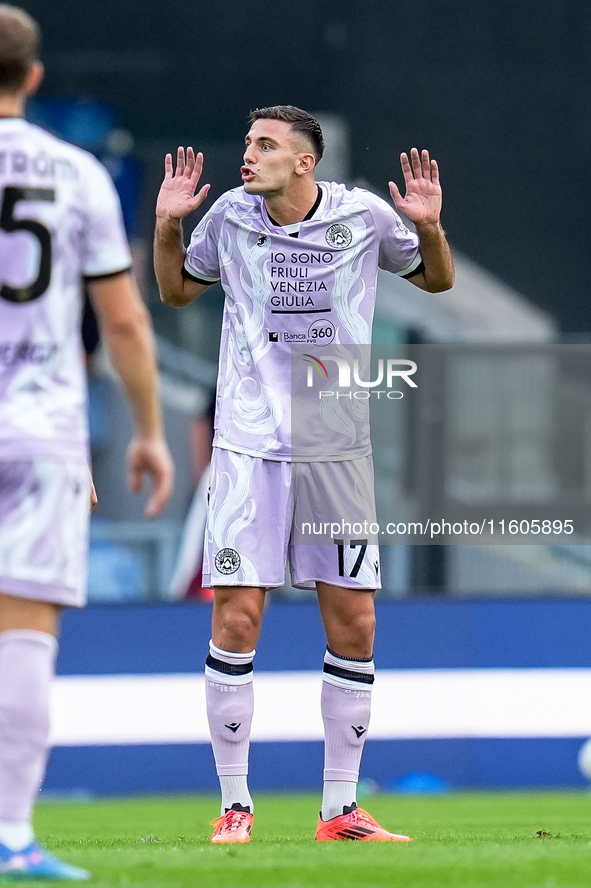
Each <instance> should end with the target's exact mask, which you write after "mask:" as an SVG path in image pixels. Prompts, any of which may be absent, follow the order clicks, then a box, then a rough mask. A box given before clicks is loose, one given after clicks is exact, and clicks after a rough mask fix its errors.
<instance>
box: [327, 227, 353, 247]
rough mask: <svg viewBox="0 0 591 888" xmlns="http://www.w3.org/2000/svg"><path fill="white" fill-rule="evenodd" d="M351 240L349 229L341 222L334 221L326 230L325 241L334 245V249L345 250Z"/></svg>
mask: <svg viewBox="0 0 591 888" xmlns="http://www.w3.org/2000/svg"><path fill="white" fill-rule="evenodd" d="M352 240H353V235H352V233H351V229H350V228H347V226H346V225H343V224H342V223H341V222H335V223H334V225H331V226H330V228H329V229H328V230H327V232H326V243H327V244H330V246H331V247H334V248H335V250H346V249H347V247H350V246H351V241H352Z"/></svg>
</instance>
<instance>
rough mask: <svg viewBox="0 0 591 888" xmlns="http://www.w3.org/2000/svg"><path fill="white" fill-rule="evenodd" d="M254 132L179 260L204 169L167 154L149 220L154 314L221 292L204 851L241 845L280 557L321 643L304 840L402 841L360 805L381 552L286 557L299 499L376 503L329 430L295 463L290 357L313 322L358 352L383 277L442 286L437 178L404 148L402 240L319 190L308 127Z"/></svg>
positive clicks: (447, 263)
mask: <svg viewBox="0 0 591 888" xmlns="http://www.w3.org/2000/svg"><path fill="white" fill-rule="evenodd" d="M250 123H251V126H250V130H249V132H248V134H247V136H246V149H245V152H244V166H243V167H242V180H243V186H242V187H240V188H235V189H234V190H232V191H229V192H227V193H226V194H224V195H222V197H220V198H219V199H218V200H217V201H216V203H215V204H214V205H213V207H212V208H211V209H210V210H209V211H208V212H207V213H206V215H205V216H204V218H203V219H202V221H201V222H200V223H199V225H198V226H197V227H196V229H195V230H194V232H193V234H192V237H191V243H190V246H189V248H188V250H187V251H185V248H184V244H183V235H182V219H183V217H184V216H186V215H187V214H188V213H190V212H192V211H193V210H195V209H196V208H197V207H198V206H199V205H200V204H201V203H202V201H203V200H204V199H205V197H206V195H207V192H208V189H209V186H208V185H204V186H203V187H202V188H201V189H200V190H199V191H198V192H197V194H195V192H196V189H197V187H198V182H199V178H200V175H201V169H202V163H203V157H202V155H201V154H198V155H197V156H195V155H194V153H193V149H192V148H189V149H187V152H186V154H185V151H184V149H182V148H179V150H178V155H177V161H176V169H175V170H173V162H172V157H171V155H167V157H166V161H165V179H164V182H163V184H162V187H161V190H160V194H159V197H158V204H157V210H156V215H157V222H156V238H155V267H156V274H157V277H158V282H159V285H160V292H161V297H162V300H163V301H164V302H165V303H166V304H167V305H172V306H183V305H187V304H188V303H190V302H192V300H193V299H196V298H197V297H198V296H199V295H200V294H201V293H203V292H204V291H205V290H206V288H207V287H208V286H209V285H210V284H211V283H213V282H215V281H217V280H221V282H222V285H223V287H224V290H225V293H226V303H225V314H224V321H223V328H222V342H221V348H220V369H219V378H218V394H217V398H218V401H217V414H216V421H215V437H214V448H213V460H212V467H211V497H210V503H209V517H208V527H207V532H206V542H205V565H206V567H204V577H203V582H204V584H208V585H211V586H213V587H214V591H215V598H214V610H213V629H212V641H211V643H210V653H209V656H208V658H207V664H206V694H207V710H208V718H209V723H210V730H211V736H212V744H213V750H214V755H215V760H216V766H217V772H218V775H219V778H220V784H221V790H222V811H221V814H222V816H221V818H220V820H219V822H218V823H217V825H216V829H215V832H214V834H213V837H212V841H213V842H247V841H249V838H250V831H251V828H252V815H253V810H254V809H253V802H252V798H251V796H250V793H249V791H248V786H247V778H246V775H247V771H248V747H249V736H250V725H251V719H252V712H253V694H252V672H253V665H252V664H253V659H254V655H255V651H254V647H255V644H256V642H257V639H258V636H259V631H260V627H261V619H262V614H263V605H264V600H265V590H266V589H267V588H272V587H278V586H282V585H283V582H284V575H285V562H286V558H287V556H289V560H290V567H291V574H292V582H293V584H294V585H295V586H298V587H300V588H304V589H306V588H308V589H314V588H316V592H317V595H318V601H319V605H320V611H321V615H322V619H323V622H324V627H325V630H326V636H327V641H328V646H327V650H326V654H325V658H324V672H323V679H324V680H323V689H322V700H321V708H322V716H323V719H324V727H325V763H324V764H325V767H324V791H323V798H322V809H321V815H320V820H319V823H318V829H317V832H316V838H317V839H318V840H320V841H328V840H334V839H358V840H362V841H408V837H407V836H400V835H395V834H392V833H389V832H387V831H386V830H384V829H382V828H381V827H380V826H379V825H378V824H377V823H376V822H375V821H374V820H373V818H371V817H370V816H369V814H367V813H366V812H365V811H362V810H361V809H359V808H357V804H356V788H357V781H358V776H359V764H360V760H361V753H362V749H363V744H364V741H365V738H366V732H367V726H368V722H369V714H370V697H371V686H372V683H373V680H374V663H373V640H374V627H375V616H374V603H373V597H374V592H375V590H376V588H379V586H380V577H379V561H378V551H377V550H378V547H377V546H376V545H368V546H363V547H361V548H359V547H358V546H357V544H358V543H366V542H367V541H365V540H351V541H349V543H350V545H344V544H343V541H342V540H335V542H337V543H339V544H341V545H340V546H337V545H294V544H293V540H292V541H291V542H290V534H293V530H294V527H296V526H297V523H298V519H299V520H301V519H302V517H304V518H305V520H310V517H311V516H310V514H308V515H303V514H302V512H301V511H300V513H299V514H298V509H299V508H300V503H301V501H302V500H305V499H306V497H308V501H309V493H310V491H313V495H317V496H318V498H319V500H322V502H323V503H327V502H328V503H334V504H335V510H336V514H338V515H341V516H342V515H347V517H348V516H349V514H351V513H354V512H355V509H356V508H357V506H358V501H357V499H358V494H357V493H356V491H357V492H358V491H359V490H360V489H361V487H363V486H364V485H365V487H366V489H367V491H369V489H370V488H371V498H372V499H373V480H372V479H373V470H372V465H371V450H370V447H369V446H368V445H365V444H364V445H363V447H360V446H356V443H355V442H353V443H352V442H351V440H350V439H348V438H347V436H344V435H342V434H341V435H339V434H338V433H336V432H334V431H333V430H331V429H329V428H328V427H325V428H324V431H325V432H326V440H325V441H324V442H322V447H321V448H320V449H323V451H324V454H325V455H324V456H322V455H316V456H315V457H312V460H313V461H310V462H307V463H306V462H305V461H302V460H301V458H298V456H297V455H296V453H295V451H293V452H292V438H291V415H290V397H291V389H290V377H291V346H290V343H291V342H292V341H294V339H295V340H297V337H298V336H299V337H300V339H303V340H304V342H310V339H309V338H307V337H308V336H309V335H310V333H309V328H311V327H312V326H314V325H313V323H312V322H314V321H317V320H318V319H321V320H322V321H323V323H324V331H325V338H324V341H325V342H331V341H334V342H335V343H341V344H344V345H347V344H353V343H361V344H363V343H369V342H371V323H372V318H373V309H374V303H375V286H376V278H377V271H378V266H380V267H381V268H385V269H387V270H388V271H391V272H393V273H395V274H398V275H401V276H403V277H406V278H408V279H409V280H410V281H411V283H413V284H415V285H416V286H417V287H420V288H421V289H423V290H427V291H429V292H439V291H442V290H446V289H448V288H449V287H451V286H452V284H453V279H454V271H453V263H452V259H451V255H450V251H449V247H448V245H447V242H446V239H445V235H444V233H443V230H442V228H441V226H440V223H439V216H440V209H441V188H440V185H439V175H438V170H437V164H436V163H435V161H432V160H430V158H429V155H428V153H427V152H426V151H423V152H422V155H419V153H418V151H416V149H413V150H412V152H411V155H410V159H409V158H408V157H407V155H406V154H403V155H401V162H402V171H403V174H404V179H405V183H406V195H405V197H404V198H403V197H402V196H401V195H400V193H399V191H398V189H397V187H396V186H395V185H394V183H390V191H391V194H392V198H393V200H394V203H395V204H396V206H397V207H398V208H399V209H400V210H401V211H403V212H404V213H405V214H406V216H407V217H408V218H409V219H410V220H411V221H412V222H413V223H414V224H415V226H416V232H417V233H416V234H414V233H412V232H410V231H409V230H408V229H407V228H406V226H405V225H404V223H403V222H402V220H401V219H400V217H399V216H398V214H397V213H396V212H395V211H394V210H393V209H392V208H391V207H390V205H389V204H387V203H386V202H385V201H383V200H381V199H380V198H378V197H376V196H375V195H373V194H370V193H369V192H367V191H362V190H359V189H354V190H353V191H348V190H347V189H346V188H345V187H344V186H343V185H338V184H335V183H327V182H320V183H319V184H318V183H317V182H316V181H315V177H314V167H315V165H316V163H317V162H318V161H319V160H320V158H321V157H322V152H323V147H324V142H323V138H322V132H321V130H320V127H319V125H318V123H317V121H316V120H315V119H314V118H313V117H311V116H310V115H309V114H307V113H306V112H304V111H301V110H300V109H298V108H294V107H293V106H285V105H279V106H274V107H271V108H264V109H262V110H258V111H255V112H253V113H252V114H251V118H250ZM294 279H295V284H294V283H293V280H294ZM294 292H295V294H296V295H294ZM299 293H301V294H302V295H297V294H299ZM283 294H287V295H283ZM309 349H310V347H309V346H308V350H309ZM319 354H322V352H320V353H319ZM294 423H295V417H294ZM300 424H301V423H300ZM343 439H346V440H347V444H346V446H345V445H344V443H343ZM313 444H314V442H312V445H313ZM292 483H293V487H292ZM374 520H375V519H374ZM286 643H290V644H292V645H297V643H298V641H297V639H290V640H289V642H287V641H286Z"/></svg>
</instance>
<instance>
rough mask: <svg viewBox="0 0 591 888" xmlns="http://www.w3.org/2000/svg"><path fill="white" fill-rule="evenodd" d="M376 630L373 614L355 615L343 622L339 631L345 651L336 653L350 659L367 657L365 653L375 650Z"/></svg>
mask: <svg viewBox="0 0 591 888" xmlns="http://www.w3.org/2000/svg"><path fill="white" fill-rule="evenodd" d="M375 629H376V618H375V615H374V614H373V613H368V614H354V615H352V616H350V617H348V618H347V619H345V620H343V621H342V622H341V624H340V626H339V628H338V630H337V631H338V635H339V637H340V639H341V647H342V648H343V650H341V651H337V652H336V653H341V654H343V655H344V656H349V657H351V656H365V655H366V653H365V652H367V651H368V650H369V651H371V650H372V649H373V639H374V635H375ZM345 648H346V650H345Z"/></svg>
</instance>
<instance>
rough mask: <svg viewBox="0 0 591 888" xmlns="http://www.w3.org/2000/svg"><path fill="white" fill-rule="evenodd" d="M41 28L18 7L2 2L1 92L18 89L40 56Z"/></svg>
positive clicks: (0, 20) (0, 33)
mask: <svg viewBox="0 0 591 888" xmlns="http://www.w3.org/2000/svg"><path fill="white" fill-rule="evenodd" d="M40 43H41V29H40V28H39V25H38V24H37V22H36V21H35V19H34V18H31V16H30V15H29V14H28V13H27V12H25V10H24V9H20V8H19V7H18V6H10V5H9V4H8V3H0V92H17V91H18V90H19V89H20V88H21V87H22V86H23V84H24V82H25V80H26V77H27V74H28V73H29V71H30V68H31V65H32V64H33V62H34V61H35V60H36V59H37V58H38V57H39V47H40Z"/></svg>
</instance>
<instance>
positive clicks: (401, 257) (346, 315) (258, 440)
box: [184, 182, 421, 461]
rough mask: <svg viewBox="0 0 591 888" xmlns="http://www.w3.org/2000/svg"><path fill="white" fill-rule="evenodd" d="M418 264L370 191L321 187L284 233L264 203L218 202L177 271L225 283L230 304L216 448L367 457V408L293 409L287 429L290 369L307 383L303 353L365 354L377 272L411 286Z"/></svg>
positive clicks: (238, 196) (227, 197)
mask: <svg viewBox="0 0 591 888" xmlns="http://www.w3.org/2000/svg"><path fill="white" fill-rule="evenodd" d="M420 262H421V257H420V254H419V247H418V238H417V236H416V235H415V234H414V233H412V232H410V231H409V230H408V229H407V228H406V226H405V225H404V223H403V222H402V220H401V219H400V217H399V216H398V215H397V213H396V212H395V211H394V210H393V209H392V207H390V205H389V204H387V203H386V202H385V201H383V200H381V199H380V198H378V197H376V196H375V195H373V194H370V193H369V192H367V191H364V190H361V189H357V188H355V189H353V190H351V191H349V190H347V189H346V188H345V186H344V185H337V184H335V183H327V182H320V183H319V184H318V200H317V202H316V204H315V206H314V207H313V208H312V210H311V211H310V213H309V214H308V216H307V217H306V219H305V220H304V221H303V222H301V223H297V224H296V225H287V226H283V227H281V226H279V225H277V224H276V223H274V221H273V219H271V218H270V217H269V214H268V212H267V210H266V206H265V202H264V199H263V198H262V197H261V196H259V195H249V194H247V193H246V192H245V191H244V189H243V188H235V189H234V190H232V191H229V192H226V194H224V195H222V197H221V198H219V200H217V201H216V203H215V204H214V205H213V207H212V208H211V209H210V210H209V211H208V213H207V214H206V215H205V216H204V218H203V219H202V220H201V222H200V223H199V224H198V225H197V227H196V228H195V230H194V231H193V234H192V237H191V242H190V245H189V248H188V250H187V255H186V258H185V271H184V273H185V275H186V276H187V277H189V278H192V279H194V280H197V281H199V282H201V283H213V282H215V281H218V280H219V281H221V284H222V286H223V289H224V292H225V296H226V298H225V308H224V319H223V325H222V339H221V345H220V364H219V377H218V390H217V404H216V419H215V437H214V445H215V446H218V447H224V448H226V449H229V450H235V451H238V452H241V453H248V454H251V455H252V456H259V457H263V458H265V459H275V460H297V461H310V460H322V461H325V460H329V459H330V460H342V459H354V458H357V457H361V456H366V455H367V454H368V453H369V452H370V449H371V448H370V444H369V431H368V430H366V431H363V426H364V421H365V420H366V419H367V413H368V405H367V403H366V402H365V403H363V402H361V401H356V402H355V403H353V402H352V401H349V403H347V404H346V403H345V399H342V400H341V399H338V403H337V400H335V401H334V402H331V404H330V405H329V403H328V402H329V400H330V399H329V398H324V399H323V401H322V402H319V401H317V400H316V401H315V402H314V405H315V406H311V404H310V403H306V404H304V403H303V401H300V403H299V407H298V412H297V415H296V412H295V410H294V413H293V423H292V406H293V403H294V400H293V392H294V388H293V385H292V382H293V378H292V377H293V375H294V374H293V373H292V370H294V372H296V371H297V373H298V374H299V375H301V379H306V378H307V376H306V375H305V374H306V372H307V370H308V365H307V364H305V363H303V361H304V360H305V358H304V357H302V349H303V352H311V353H313V354H314V355H318V356H320V357H322V355H323V349H324V350H326V347H327V346H330V347H331V348H332V349H333V350H334V348H337V349H338V348H339V347H340V346H347V345H350V344H364V343H366V344H367V343H370V342H371V328H372V322H373V313H374V304H375V295H376V280H377V273H378V267H379V268H383V269H386V270H388V271H391V272H393V273H395V274H399V275H408V274H410V273H412V271H413V270H415V269H416V268H417V267H418V266H419V265H420ZM294 345H297V346H298V349H295V350H294V348H293V346H294ZM298 351H299V353H297V352H298ZM323 366H324V367H326V366H327V365H326V363H325V362H323ZM333 370H334V372H335V373H336V367H333ZM358 375H359V374H358ZM333 384H334V381H333V380H329V381H328V382H327V383H326V384H325V387H326V388H327V389H328V388H330V386H331V385H333ZM321 410H322V411H324V414H325V415H324V416H321V415H320V411H321ZM304 414H305V415H304ZM292 425H293V429H292ZM292 431H293V432H294V433H295V432H296V431H297V439H298V440H297V446H294V436H293V435H292ZM319 439H322V446H321V447H320V448H318V446H317V444H318V441H319Z"/></svg>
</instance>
